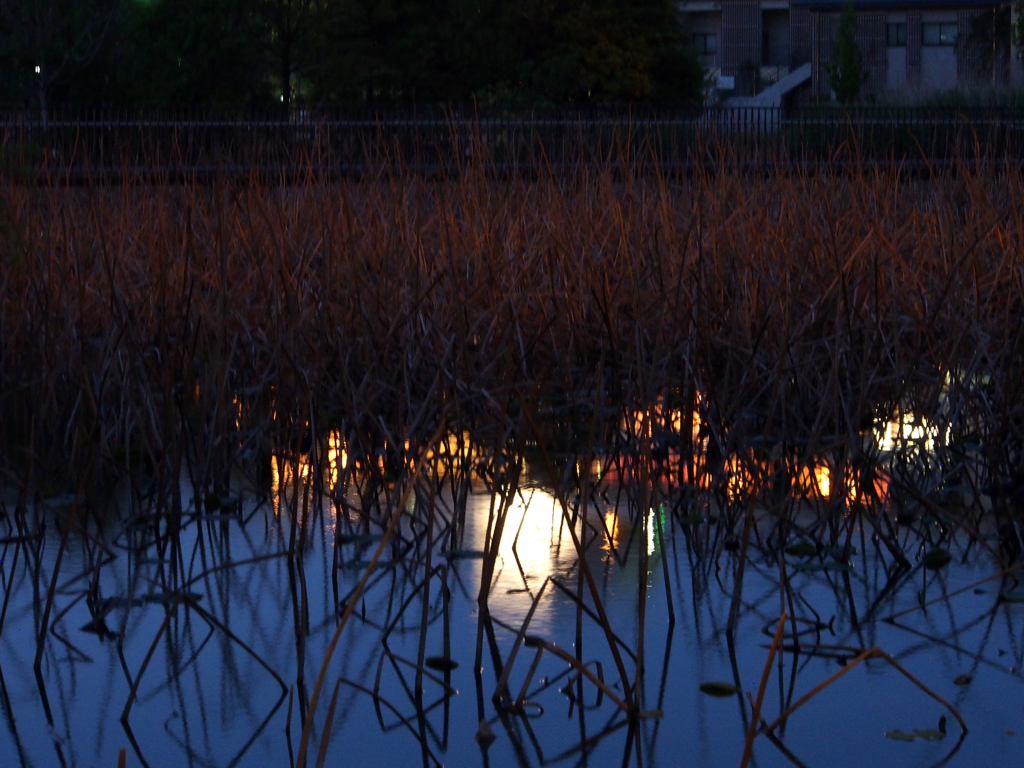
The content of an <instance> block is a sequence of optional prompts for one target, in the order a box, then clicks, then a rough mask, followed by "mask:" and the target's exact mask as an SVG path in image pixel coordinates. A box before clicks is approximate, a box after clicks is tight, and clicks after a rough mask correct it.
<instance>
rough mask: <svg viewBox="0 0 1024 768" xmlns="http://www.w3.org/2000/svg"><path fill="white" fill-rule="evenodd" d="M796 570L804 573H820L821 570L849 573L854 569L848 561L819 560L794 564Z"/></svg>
mask: <svg viewBox="0 0 1024 768" xmlns="http://www.w3.org/2000/svg"><path fill="white" fill-rule="evenodd" d="M793 570H794V571H803V572H804V573H818V572H820V571H832V572H836V573H849V572H850V571H852V570H853V567H852V566H850V565H848V564H846V563H835V562H829V563H819V562H810V563H807V562H804V563H796V564H795V565H794V566H793Z"/></svg>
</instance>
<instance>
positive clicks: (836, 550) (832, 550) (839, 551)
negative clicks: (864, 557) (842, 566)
mask: <svg viewBox="0 0 1024 768" xmlns="http://www.w3.org/2000/svg"><path fill="white" fill-rule="evenodd" d="M825 552H826V554H828V555H829V557H834V558H835V559H836V560H845V559H846V558H847V557H848V556H849V555H856V554H857V548H856V547H853V546H851V547H850V551H849V552H847V551H846V547H829V548H828V549H826V550H825Z"/></svg>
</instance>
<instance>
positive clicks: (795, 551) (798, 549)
mask: <svg viewBox="0 0 1024 768" xmlns="http://www.w3.org/2000/svg"><path fill="white" fill-rule="evenodd" d="M817 552H818V548H817V547H815V546H814V545H813V544H811V542H809V541H801V542H799V543H797V544H790V545H789V546H788V547H786V554H787V555H793V556H794V557H814V556H815V555H816V554H817Z"/></svg>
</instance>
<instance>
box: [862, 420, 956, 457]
mask: <svg viewBox="0 0 1024 768" xmlns="http://www.w3.org/2000/svg"><path fill="white" fill-rule="evenodd" d="M874 437H875V442H876V443H877V444H878V447H879V448H881V449H882V451H884V452H886V453H889V452H892V451H895V450H897V449H899V448H903V447H908V446H917V447H923V448H924V450H925V451H929V452H931V451H934V450H935V441H936V439H938V438H939V437H942V438H943V439H944V440H946V439H948V437H949V428H948V427H947V429H946V434H945V435H940V434H939V428H938V426H936V425H934V424H932V423H930V422H929V421H928V419H926V418H924V417H923V416H918V415H917V414H915V413H914V412H913V411H900V410H897V411H896V413H895V415H894V416H893V418H891V419H890V420H889V421H887V422H886V423H885V424H883V425H880V426H878V427H876V428H875V435H874Z"/></svg>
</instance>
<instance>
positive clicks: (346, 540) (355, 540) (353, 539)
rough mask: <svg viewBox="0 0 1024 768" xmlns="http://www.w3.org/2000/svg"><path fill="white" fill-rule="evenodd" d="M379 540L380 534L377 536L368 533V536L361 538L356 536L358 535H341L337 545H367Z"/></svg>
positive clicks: (376, 534)
mask: <svg viewBox="0 0 1024 768" xmlns="http://www.w3.org/2000/svg"><path fill="white" fill-rule="evenodd" d="M380 538H381V534H379V533H368V534H365V535H361V536H360V535H358V534H356V535H353V536H346V535H344V534H342V535H341V536H339V537H338V543H339V544H369V543H371V542H374V541H378V540H380Z"/></svg>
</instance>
